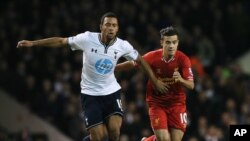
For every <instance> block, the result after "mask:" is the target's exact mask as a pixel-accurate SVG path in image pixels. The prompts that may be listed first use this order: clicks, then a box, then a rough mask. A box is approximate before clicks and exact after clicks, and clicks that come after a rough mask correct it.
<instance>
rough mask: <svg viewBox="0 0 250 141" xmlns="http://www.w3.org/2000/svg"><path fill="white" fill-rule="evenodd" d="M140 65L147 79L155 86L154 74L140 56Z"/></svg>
mask: <svg viewBox="0 0 250 141" xmlns="http://www.w3.org/2000/svg"><path fill="white" fill-rule="evenodd" d="M140 64H141V66H142V68H143V70H144V71H145V72H146V74H147V75H148V77H149V79H150V80H151V81H152V82H153V84H154V85H156V83H157V78H156V77H155V75H154V72H153V71H152V69H151V67H150V66H149V64H148V63H147V62H146V61H145V60H144V59H143V58H142V57H141V56H140Z"/></svg>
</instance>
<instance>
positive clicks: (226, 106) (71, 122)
mask: <svg viewBox="0 0 250 141" xmlns="http://www.w3.org/2000/svg"><path fill="white" fill-rule="evenodd" d="M107 11H113V12H115V13H117V14H118V16H119V17H120V32H119V36H120V37H121V38H123V39H127V40H129V41H130V42H131V44H133V45H134V46H135V48H136V49H138V51H139V52H140V53H141V54H144V53H145V52H147V51H150V50H154V49H157V48H159V32H158V31H159V29H161V28H163V27H165V26H168V25H175V26H177V27H178V29H179V31H180V46H179V49H180V50H182V51H184V52H185V53H186V54H188V55H189V56H190V58H191V61H192V64H193V71H194V72H195V84H196V86H195V90H194V91H187V105H188V112H189V118H190V121H189V126H188V129H187V132H186V134H185V137H184V141H208V140H209V141H211V140H213V141H228V129H229V128H228V127H229V125H230V124H250V73H249V67H250V65H249V58H250V53H249V52H250V50H249V49H250V47H249V46H250V40H249V37H250V26H249V25H250V2H249V1H248V0H210V1H202V0H186V1H184V0H171V1H166V0H165V1H164V0H151V1H143V0H126V1H123V0H107V1H105V0H95V1H94V0H81V1H80V0H75V1H71V0H50V1H49V0H32V1H29V0H2V1H1V2H0V29H1V30H0V42H1V47H0V89H1V91H0V95H1V109H0V110H1V111H0V112H1V113H0V114H1V116H0V141H55V140H54V139H53V137H51V133H52V135H58V136H59V135H60V137H61V135H62V138H64V139H61V140H62V141H63V140H65V141H67V140H69V141H80V140H81V139H82V137H83V136H84V135H86V134H87V132H86V130H85V129H84V124H83V122H82V120H81V117H80V110H81V109H80V105H79V95H80V93H79V92H80V86H79V82H80V73H81V67H82V62H81V61H82V58H81V52H72V51H71V50H70V49H69V48H60V49H49V48H32V49H29V48H24V49H16V44H17V42H18V41H19V40H22V39H30V40H33V39H40V38H45V37H51V36H63V37H68V36H72V35H75V34H77V33H80V32H84V31H86V30H89V31H99V23H100V16H101V15H102V14H103V13H105V12H107ZM121 61H123V60H121ZM116 76H117V78H118V81H119V82H120V84H121V85H122V88H123V92H124V104H123V105H124V107H125V108H126V116H125V117H124V123H123V127H122V129H121V133H122V134H121V139H120V140H121V141H139V140H140V138H141V137H142V136H148V135H149V134H152V131H151V128H150V123H149V120H148V116H147V108H146V105H145V82H146V80H147V78H146V77H145V75H144V74H143V73H142V72H141V71H137V70H135V71H132V72H126V73H117V74H116ZM12 103H13V104H12ZM14 103H15V104H14ZM16 107H19V108H20V107H21V108H20V109H19V108H16ZM18 109H19V110H18ZM21 111H22V112H21ZM8 116H9V117H8ZM10 116H11V117H10ZM27 119H30V120H28V121H27ZM31 119H32V120H31ZM35 119H36V120H35ZM25 120H26V121H25ZM24 121H25V123H23V122H24ZM33 121H34V123H33ZM36 124H37V126H36V127H37V128H33V127H35V125H36ZM40 124H41V125H40ZM15 125H16V127H15ZM17 125H18V126H17ZM42 125H44V126H42ZM45 125H46V126H45ZM36 129H37V130H36ZM38 129H42V130H38ZM49 129H50V130H49Z"/></svg>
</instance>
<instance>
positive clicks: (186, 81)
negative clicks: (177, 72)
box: [181, 79, 194, 90]
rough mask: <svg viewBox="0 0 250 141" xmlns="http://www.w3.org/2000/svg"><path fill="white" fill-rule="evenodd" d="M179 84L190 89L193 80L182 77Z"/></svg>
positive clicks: (192, 86)
mask: <svg viewBox="0 0 250 141" xmlns="http://www.w3.org/2000/svg"><path fill="white" fill-rule="evenodd" d="M181 84H182V85H183V86H184V87H186V88H188V89H191V90H192V89H194V82H193V81H190V80H185V79H183V80H182V81H181Z"/></svg>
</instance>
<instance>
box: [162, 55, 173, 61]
mask: <svg viewBox="0 0 250 141" xmlns="http://www.w3.org/2000/svg"><path fill="white" fill-rule="evenodd" d="M173 59H174V56H170V55H167V56H163V57H162V60H163V61H165V62H170V61H171V60H173Z"/></svg>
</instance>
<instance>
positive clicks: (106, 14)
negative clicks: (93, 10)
mask: <svg viewBox="0 0 250 141" xmlns="http://www.w3.org/2000/svg"><path fill="white" fill-rule="evenodd" d="M106 17H111V18H116V19H117V21H118V17H117V15H116V14H115V13H113V12H107V13H105V14H104V15H103V16H102V18H101V24H103V22H104V19H105V18H106Z"/></svg>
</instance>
